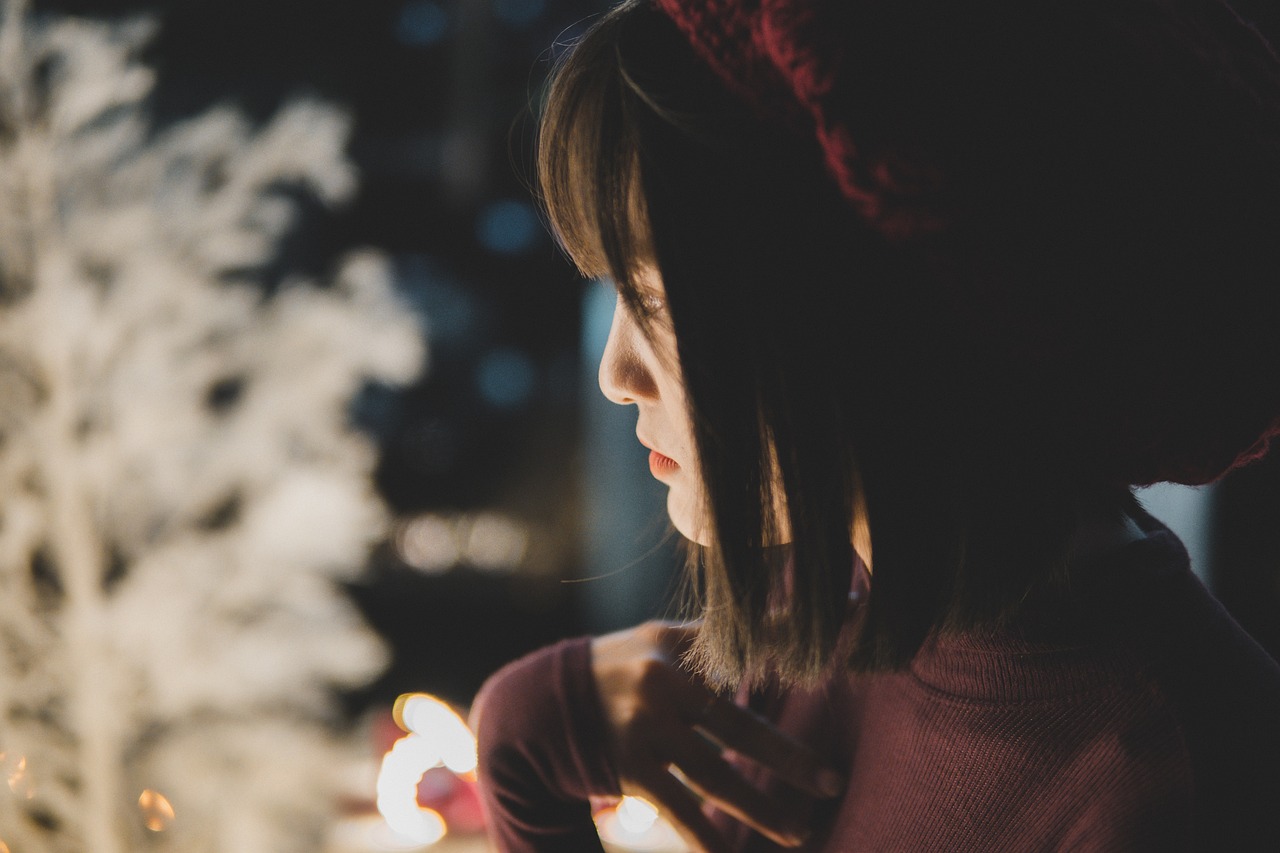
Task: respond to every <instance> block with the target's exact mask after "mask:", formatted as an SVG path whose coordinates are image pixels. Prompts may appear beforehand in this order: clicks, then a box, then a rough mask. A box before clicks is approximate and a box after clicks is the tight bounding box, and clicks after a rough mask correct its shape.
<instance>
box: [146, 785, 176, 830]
mask: <svg viewBox="0 0 1280 853" xmlns="http://www.w3.org/2000/svg"><path fill="white" fill-rule="evenodd" d="M138 808H139V809H140V810H141V811H142V821H143V824H144V825H145V826H146V827H147V829H149V830H151V831H152V832H164V831H165V830H166V829H168V828H169V824H170V823H172V822H173V818H174V813H173V805H172V804H171V803H170V802H169V799H168V798H167V797H166V796H165V795H164V794H162V793H160V792H159V791H153V790H151V789H150V788H148V789H146V790H145V791H143V792H142V794H141V795H140V796H139V797H138Z"/></svg>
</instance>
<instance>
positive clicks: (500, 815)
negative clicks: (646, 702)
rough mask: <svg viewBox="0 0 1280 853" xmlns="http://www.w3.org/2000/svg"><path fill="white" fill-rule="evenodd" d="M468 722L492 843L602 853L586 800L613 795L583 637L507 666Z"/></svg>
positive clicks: (515, 852) (545, 852) (513, 849)
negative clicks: (476, 750) (476, 747)
mask: <svg viewBox="0 0 1280 853" xmlns="http://www.w3.org/2000/svg"><path fill="white" fill-rule="evenodd" d="M472 722H473V725H474V727H475V730H476V737H477V740H478V742H479V766H478V770H477V773H478V776H479V781H480V790H481V792H482V796H483V802H484V807H485V812H486V815H487V818H488V826H489V837H490V839H491V840H492V841H493V842H494V843H495V844H496V845H497V848H498V849H499V850H500V851H502V853H551V851H569V850H573V851H584V853H586V851H591V850H597V851H598V850H601V849H602V848H601V845H600V840H599V837H598V835H597V833H596V828H595V824H594V823H593V822H592V819H591V804H590V798H591V797H611V796H615V797H616V796H618V795H619V786H618V778H617V775H616V773H615V771H614V769H613V767H612V765H611V764H610V762H609V759H608V751H607V749H606V748H605V747H604V743H605V739H604V731H605V726H604V717H603V712H602V710H601V708H600V700H599V698H598V697H597V695H596V689H595V681H594V678H593V676H592V670H591V641H590V638H589V637H580V638H576V639H571V640H565V641H562V642H560V643H557V644H555V645H553V646H549V647H547V648H544V649H539V650H538V651H535V652H533V653H531V654H529V655H526V656H525V657H523V658H521V659H519V660H517V661H515V662H513V663H510V664H508V665H507V666H505V667H503V668H502V669H500V670H499V671H498V672H497V673H495V674H494V675H493V676H491V677H490V678H489V680H488V681H486V682H485V684H484V686H483V687H482V688H481V689H480V692H479V694H478V695H477V696H476V701H475V704H474V706H473V710H472Z"/></svg>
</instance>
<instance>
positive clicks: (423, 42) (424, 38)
mask: <svg viewBox="0 0 1280 853" xmlns="http://www.w3.org/2000/svg"><path fill="white" fill-rule="evenodd" d="M448 34H449V13H448V12H446V11H445V10H444V7H443V6H441V5H440V4H439V3H436V2H433V0H409V2H407V3H405V4H404V6H403V7H402V8H401V9H400V17H399V18H398V19H397V20H396V38H397V39H398V40H399V41H400V42H401V43H402V44H408V45H413V46H415V47H425V46H427V45H432V44H436V43H438V42H441V41H443V40H444V38H445V36H447V35H448Z"/></svg>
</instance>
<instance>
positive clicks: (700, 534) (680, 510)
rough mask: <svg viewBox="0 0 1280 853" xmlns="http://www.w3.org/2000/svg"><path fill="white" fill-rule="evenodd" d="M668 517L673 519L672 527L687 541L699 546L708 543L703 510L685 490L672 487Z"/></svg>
mask: <svg viewBox="0 0 1280 853" xmlns="http://www.w3.org/2000/svg"><path fill="white" fill-rule="evenodd" d="M667 515H668V516H669V517H670V518H671V526H672V527H674V528H675V529H676V531H677V532H678V533H679V534H680V535H681V536H683V537H684V538H685V539H688V540H689V541H691V542H694V543H696V544H698V545H706V544H707V543H708V541H709V537H708V536H707V535H706V533H705V531H706V526H705V525H704V524H703V523H702V521H703V519H702V512H701V508H700V507H699V506H698V502H697V501H696V500H694V499H693V497H692V496H691V495H689V494H688V493H687V492H686V491H685V490H684V489H681V488H679V487H672V488H671V489H670V490H669V491H668V492H667Z"/></svg>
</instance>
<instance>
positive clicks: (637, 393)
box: [599, 300, 658, 406]
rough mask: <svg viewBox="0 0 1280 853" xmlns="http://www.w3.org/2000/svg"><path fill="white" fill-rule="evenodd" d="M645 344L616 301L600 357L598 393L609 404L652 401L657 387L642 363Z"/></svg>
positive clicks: (635, 326)
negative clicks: (606, 339) (601, 394)
mask: <svg viewBox="0 0 1280 853" xmlns="http://www.w3.org/2000/svg"><path fill="white" fill-rule="evenodd" d="M647 353H648V342H647V341H646V340H645V338H644V334H643V333H642V332H641V331H640V329H639V327H638V326H637V324H636V322H635V320H634V319H632V318H631V317H630V315H628V314H627V311H626V309H625V308H624V307H623V305H622V301H621V300H619V301H618V303H617V304H616V305H614V308H613V323H612V324H611V325H610V326H609V340H608V341H606V342H605V345H604V355H602V356H600V374H599V381H600V390H601V391H602V392H604V396H605V397H607V398H608V399H609V400H610V401H612V402H614V403H617V404H618V405H621V406H625V405H627V404H628V403H638V402H640V401H641V400H656V399H657V397H658V384H657V382H656V381H655V379H654V374H653V370H652V369H651V368H650V367H649V365H648V364H646V363H645V359H646V354H647Z"/></svg>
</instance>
